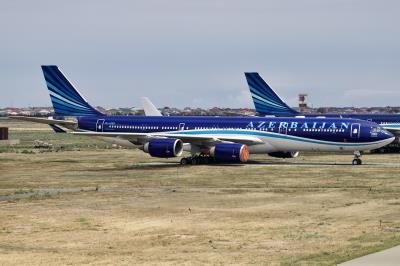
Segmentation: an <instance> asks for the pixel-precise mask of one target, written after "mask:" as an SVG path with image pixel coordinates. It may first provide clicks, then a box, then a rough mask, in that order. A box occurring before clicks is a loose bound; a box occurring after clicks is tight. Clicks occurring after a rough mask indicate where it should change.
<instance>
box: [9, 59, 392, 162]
mask: <svg viewBox="0 0 400 266" xmlns="http://www.w3.org/2000/svg"><path fill="white" fill-rule="evenodd" d="M42 70H43V74H44V78H45V80H46V85H47V88H48V90H49V92H50V98H51V101H52V104H53V107H54V111H55V113H56V114H57V115H60V116H73V117H75V120H74V121H71V120H64V119H47V118H29V117H16V118H17V119H18V118H19V119H22V120H28V121H34V122H39V123H45V124H49V125H53V126H56V127H57V128H65V129H67V130H69V131H70V132H71V133H72V134H76V135H84V136H91V137H96V138H100V139H102V140H104V141H107V142H110V143H115V144H118V145H121V146H125V147H132V148H139V149H141V150H143V151H144V152H146V153H149V154H150V155H151V156H153V157H159V158H170V157H177V156H181V155H182V152H183V151H184V150H185V151H188V152H190V153H191V155H192V156H190V157H185V158H182V159H181V164H187V163H192V164H197V163H204V162H205V163H207V162H211V161H213V162H236V163H239V162H242V163H243V162H246V161H247V160H248V158H249V154H269V155H270V156H274V157H279V158H293V157H296V156H297V155H298V152H299V151H352V152H355V158H354V160H353V164H361V159H360V158H359V157H360V154H361V152H362V151H365V150H372V149H376V148H379V147H382V146H384V145H387V144H388V143H390V142H392V141H393V140H394V136H393V135H392V134H391V133H390V132H388V131H386V130H384V129H383V128H382V127H381V126H379V125H377V124H376V123H374V122H370V121H362V120H356V119H343V118H323V119H322V118H264V117H187V116H179V117H163V116H108V115H105V114H103V113H101V112H99V111H98V110H96V109H95V108H93V107H92V106H91V105H90V104H89V103H88V102H87V101H86V100H85V99H84V98H83V97H82V95H81V94H80V93H79V92H78V91H77V90H76V89H75V88H74V86H73V85H72V84H71V83H70V82H69V81H68V80H67V78H66V77H65V76H64V75H63V74H62V73H61V71H60V70H59V69H58V67H57V66H42Z"/></svg>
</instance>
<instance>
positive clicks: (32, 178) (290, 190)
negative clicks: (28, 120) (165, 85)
mask: <svg viewBox="0 0 400 266" xmlns="http://www.w3.org/2000/svg"><path fill="white" fill-rule="evenodd" d="M29 127H30V128H34V125H31V124H29ZM20 132H21V131H20V130H11V134H12V136H26V135H28V134H29V132H24V133H20ZM22 132H23V131H22ZM32 132H33V133H34V134H37V132H38V130H36V131H32ZM33 133H32V134H33ZM18 134H25V135H18ZM43 134H50V133H46V131H45V129H44V130H43ZM51 134H52V135H55V134H53V133H51ZM45 136H48V138H49V139H50V141H51V142H52V143H53V144H54V145H55V146H57V145H61V143H62V142H63V141H67V142H68V143H71V145H73V143H74V139H73V138H74V137H73V136H72V137H71V136H66V135H65V134H64V135H62V136H60V134H59V135H58V136H51V135H45ZM38 137H40V135H38ZM75 141H76V142H75V145H76V146H71V149H70V150H68V151H63V152H46V153H40V152H38V151H37V150H34V149H31V150H32V151H33V152H35V153H34V154H21V153H20V150H21V149H27V148H29V145H31V144H30V143H29V141H27V142H25V143H23V144H21V146H20V147H16V148H14V149H12V150H5V151H4V152H3V153H0V199H1V201H0V213H1V215H0V264H4V265H13V264H15V265H16V264H18V265H19V264H30V265H32V264H44V265H46V264H51V265H57V264H96V265H98V264H100V265H102V264H119V265H132V264H135V265H137V264H166V265H168V264H170V265H175V264H252V263H253V264H290V265H291V264H303V265H304V264H318V265H319V264H326V265H332V264H335V263H338V262H340V261H344V260H348V259H350V258H353V257H355V256H360V255H362V254H367V253H370V252H373V251H376V250H379V249H383V248H386V247H390V246H394V245H397V244H400V198H399V197H400V196H399V195H400V180H399V177H400V164H399V160H400V156H399V155H366V156H365V157H364V162H365V163H366V165H363V166H356V167H354V166H351V165H348V164H349V162H350V161H351V158H352V156H351V155H332V154H323V155H316V154H308V155H306V156H302V157H300V158H297V159H295V160H293V161H291V160H286V161H284V160H279V159H271V158H267V157H265V156H257V157H254V158H253V159H255V160H256V162H257V163H256V162H255V163H253V164H250V165H240V166H234V165H231V166H221V165H213V166H187V167H179V166H177V165H176V164H175V162H177V161H178V160H177V159H170V160H163V159H155V158H150V157H149V156H148V155H147V154H143V153H142V152H140V151H133V150H116V149H104V148H101V147H102V146H101V145H100V144H99V145H100V146H97V148H94V147H96V145H97V143H95V142H93V145H94V146H89V147H88V146H85V145H86V144H85V139H82V138H76V139H75ZM90 141H93V140H90ZM78 149H79V150H78ZM158 162H167V163H163V164H158ZM288 162H294V163H288ZM152 163H153V164H152ZM344 163H346V164H347V165H342V164H344ZM335 164H336V165H335ZM96 187H97V188H98V189H97V191H96Z"/></svg>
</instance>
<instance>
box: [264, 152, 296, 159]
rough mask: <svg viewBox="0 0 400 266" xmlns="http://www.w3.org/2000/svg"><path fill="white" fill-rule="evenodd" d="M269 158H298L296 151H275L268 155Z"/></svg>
mask: <svg viewBox="0 0 400 266" xmlns="http://www.w3.org/2000/svg"><path fill="white" fill-rule="evenodd" d="M268 155H269V156H271V157H275V158H296V157H297V156H299V152H298V151H276V152H270V153H268Z"/></svg>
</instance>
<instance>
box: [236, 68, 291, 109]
mask: <svg viewBox="0 0 400 266" xmlns="http://www.w3.org/2000/svg"><path fill="white" fill-rule="evenodd" d="M244 74H245V76H246V80H247V84H248V85H249V90H250V93H251V97H252V98H253V102H254V106H255V108H256V111H257V112H258V113H259V114H260V115H263V116H265V115H274V116H296V115H298V114H299V112H297V111H296V110H294V109H292V108H290V107H289V106H288V105H287V104H286V103H285V102H284V101H282V99H281V98H280V97H279V96H278V95H277V94H276V93H275V92H274V90H273V89H272V88H271V87H270V86H268V84H267V83H266V82H265V81H264V80H263V79H262V78H261V76H260V75H259V74H258V73H244Z"/></svg>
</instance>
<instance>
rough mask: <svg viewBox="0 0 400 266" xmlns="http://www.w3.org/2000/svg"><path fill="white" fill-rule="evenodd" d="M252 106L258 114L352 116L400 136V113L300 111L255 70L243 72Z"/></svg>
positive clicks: (309, 116)
mask: <svg viewBox="0 0 400 266" xmlns="http://www.w3.org/2000/svg"><path fill="white" fill-rule="evenodd" d="M245 76H246V80H247V84H248V86H249V90H250V93H251V97H252V98H253V102H254V106H255V108H256V111H257V113H258V114H259V115H260V116H276V117H296V116H297V117H299V116H301V117H306V118H311V117H326V118H328V117H329V118H334V117H340V118H353V119H360V120H366V121H371V122H375V123H377V124H379V125H381V126H382V127H383V128H384V129H386V130H388V131H390V132H392V133H393V134H395V135H397V136H400V114H316V113H314V114H313V113H311V114H309V113H300V112H297V111H296V110H294V109H293V108H291V107H289V106H288V105H287V104H286V103H285V102H284V101H283V100H282V99H281V98H280V97H279V96H278V94H277V93H276V92H275V91H274V90H273V89H272V88H271V87H270V86H269V85H268V84H267V83H266V82H265V81H264V80H263V78H262V77H261V76H260V75H259V74H258V73H257V72H245Z"/></svg>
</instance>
